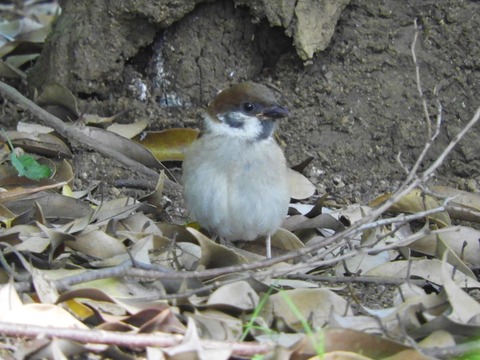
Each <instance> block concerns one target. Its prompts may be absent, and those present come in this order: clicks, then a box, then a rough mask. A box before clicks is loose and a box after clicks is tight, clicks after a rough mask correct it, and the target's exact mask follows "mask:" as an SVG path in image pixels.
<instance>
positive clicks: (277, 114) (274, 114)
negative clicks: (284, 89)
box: [260, 105, 290, 119]
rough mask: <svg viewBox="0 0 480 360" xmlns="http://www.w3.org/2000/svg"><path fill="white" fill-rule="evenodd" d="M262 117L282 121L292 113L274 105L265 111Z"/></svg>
mask: <svg viewBox="0 0 480 360" xmlns="http://www.w3.org/2000/svg"><path fill="white" fill-rule="evenodd" d="M260 115H261V116H263V117H267V118H271V119H281V118H284V117H287V116H288V115H290V112H289V111H288V110H287V109H285V108H284V107H282V106H280V105H273V106H271V107H269V108H266V109H264V110H263V111H262V112H261V114H260Z"/></svg>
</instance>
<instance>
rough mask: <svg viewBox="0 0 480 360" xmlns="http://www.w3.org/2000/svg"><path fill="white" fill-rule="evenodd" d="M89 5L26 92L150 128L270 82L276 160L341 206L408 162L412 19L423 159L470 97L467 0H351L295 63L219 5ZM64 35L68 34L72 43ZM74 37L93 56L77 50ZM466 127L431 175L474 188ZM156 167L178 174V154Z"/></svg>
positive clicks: (414, 141)
mask: <svg viewBox="0 0 480 360" xmlns="http://www.w3.org/2000/svg"><path fill="white" fill-rule="evenodd" d="M91 2H92V4H94V5H95V6H98V7H99V8H98V9H97V10H98V11H91V10H89V11H87V13H88V15H89V16H90V18H89V20H88V21H87V23H88V31H81V28H80V29H78V28H75V27H73V26H72V27H67V25H66V24H65V22H63V23H62V22H59V25H58V26H57V28H56V32H55V33H54V35H52V37H51V38H50V43H48V44H46V46H45V50H44V53H43V54H42V55H41V58H40V59H39V61H38V63H37V65H36V66H35V67H34V68H33V70H32V72H31V73H30V74H29V86H30V90H32V89H33V88H41V86H42V84H46V83H48V82H49V81H57V82H61V83H62V84H64V85H65V86H66V87H68V88H69V89H71V90H72V91H73V92H74V93H75V94H76V95H77V96H78V97H79V98H80V99H81V100H82V101H81V107H82V110H83V111H86V112H89V113H97V114H99V115H103V116H110V115H113V114H115V113H118V112H120V111H123V110H126V109H128V110H130V111H129V112H128V113H127V114H126V115H123V116H121V118H120V121H121V122H124V123H127V122H132V121H134V120H139V119H144V118H147V119H149V120H150V121H151V125H150V127H149V130H160V129H165V128H171V127H199V126H200V118H201V113H202V109H203V108H204V107H205V105H206V104H207V103H208V101H209V100H210V99H211V98H212V96H214V94H215V93H216V92H217V91H218V90H220V89H222V88H225V87H227V86H228V85H229V84H232V83H236V82H239V81H244V80H254V81H258V82H262V83H267V84H271V85H273V86H274V87H276V88H277V89H279V95H278V96H279V98H281V99H282V100H281V102H283V103H284V104H285V105H286V107H288V108H289V109H290V111H291V114H292V116H291V117H290V118H289V119H288V120H287V121H285V122H283V123H281V126H280V129H279V131H278V135H279V139H280V141H281V142H282V143H284V145H285V153H286V156H287V159H288V161H289V163H290V164H291V165H295V164H297V163H300V162H301V161H303V160H305V159H306V158H307V157H313V161H312V163H311V164H310V165H309V166H308V167H307V169H306V171H305V172H306V175H307V176H308V177H309V179H310V180H311V181H312V182H313V183H314V184H315V185H316V186H317V188H318V190H319V192H320V193H325V192H327V193H329V194H330V195H332V196H335V197H341V198H344V199H346V200H347V201H350V202H357V203H367V202H368V201H370V200H372V199H374V198H375V197H376V196H377V195H379V194H381V193H383V192H385V191H389V190H392V189H394V188H395V187H396V186H397V185H398V184H399V182H400V181H401V180H402V179H404V177H405V172H404V170H403V169H402V167H401V166H400V165H399V163H398V162H397V160H396V158H397V155H398V154H399V153H401V159H402V161H403V163H404V164H405V165H406V166H411V165H412V164H413V163H414V161H415V159H416V157H417V156H418V154H419V153H420V151H421V149H422V148H423V146H424V144H425V141H426V139H427V133H426V122H425V119H424V117H423V112H422V105H421V98H420V96H419V95H418V92H417V87H416V82H415V66H414V63H413V61H412V55H411V50H410V46H411V44H412V41H413V38H414V34H415V28H414V20H415V19H417V22H418V25H419V29H420V30H419V31H420V33H419V39H418V43H417V47H416V54H417V57H418V61H419V67H420V73H421V78H422V86H423V89H424V94H425V97H426V99H427V100H428V103H429V109H430V111H431V117H432V120H435V119H436V117H437V101H438V102H439V103H441V105H442V108H443V111H442V127H441V132H440V135H439V137H438V139H437V143H436V145H435V146H434V147H433V149H432V152H431V153H430V154H428V156H427V160H428V161H427V162H426V163H425V164H424V167H423V168H425V166H428V164H429V163H430V162H431V161H432V160H434V159H436V157H437V156H438V154H439V153H440V151H441V150H442V149H443V148H444V147H445V146H446V145H447V144H448V142H449V141H450V140H451V139H452V138H453V137H454V136H455V134H456V133H457V132H458V131H459V130H460V129H461V128H462V126H463V125H464V124H466V122H467V121H468V120H470V118H471V117H472V116H473V114H474V112H475V109H476V108H477V107H478V106H480V97H479V96H478V94H480V35H479V33H478V24H479V23H480V2H479V1H468V0H432V1H414V0H410V1H396V0H383V1H375V2H365V1H361V0H351V1H350V3H349V4H348V6H347V7H346V8H345V9H344V10H343V12H342V13H341V16H340V19H339V21H338V23H337V25H336V28H335V33H334V35H333V38H332V40H331V43H330V45H329V46H328V47H327V48H326V49H325V50H324V51H321V52H320V53H318V54H316V55H315V56H314V58H313V59H312V60H308V61H302V60H301V59H300V58H299V57H298V55H297V53H296V50H295V48H294V46H293V45H292V39H291V38H290V37H288V36H286V35H285V34H284V29H282V28H280V27H270V25H269V23H268V21H267V20H266V19H255V18H254V17H252V15H251V11H250V10H249V8H248V7H245V6H234V3H233V2H231V1H217V2H213V3H202V4H198V5H196V6H195V7H192V8H191V9H190V8H188V9H185V8H183V9H182V11H184V13H185V14H186V15H184V16H183V15H182V17H181V19H180V20H178V21H176V22H174V23H173V24H172V21H170V22H168V21H163V22H162V21H160V20H158V22H157V23H155V22H154V20H150V21H151V22H150V23H142V24H143V25H142V26H134V25H133V23H132V21H133V20H132V19H134V18H135V16H137V19H138V16H139V15H138V14H137V15H135V16H134V15H131V13H129V12H128V11H127V10H125V9H120V5H112V6H114V7H116V8H115V9H112V10H111V12H113V13H115V14H119V13H121V11H124V12H123V13H122V14H129V16H127V15H123V16H124V17H123V18H122V17H116V18H115V19H113V20H112V19H110V18H107V19H105V16H108V15H106V14H110V13H109V12H108V11H106V12H103V13H102V11H101V10H102V9H101V8H100V7H101V4H102V3H103V2H102V1H100V0H98V1H93V0H92V1H91ZM174 2H175V1H173V2H172V3H174ZM76 3H78V2H65V4H64V5H65V9H64V14H65V16H67V15H69V14H70V16H72V19H73V18H74V19H76V20H75V21H76V23H75V25H76V26H77V25H78V26H80V24H81V23H82V21H84V22H85V20H82V19H81V18H79V14H83V15H85V11H84V9H85V8H88V6H84V5H82V4H80V5H78V4H76ZM107 3H109V2H107ZM82 7H83V8H82ZM103 10H105V9H103ZM153 10H155V9H153ZM153 10H152V9H148V8H145V9H143V11H144V13H145V14H147V13H148V12H151V11H153ZM157 10H158V9H157ZM155 11H156V10H155ZM158 11H160V10H158ZM162 11H163V10H162ZM179 11H180V10H179ZM99 14H100V15H101V14H103V15H101V16H100V15H99ZM142 16H144V17H146V16H147V15H142ZM142 19H143V18H142ZM254 20H255V21H254ZM84 26H85V24H84ZM111 28H115V31H114V32H113V30H109V29H111ZM75 29H77V30H75ZM109 31H110V32H109ZM85 34H86V35H85ZM116 34H118V39H117V38H116V37H115V36H116ZM75 36H79V37H80V40H78V39H77V41H76V42H72V41H71V39H72V37H75ZM81 36H86V37H85V38H81ZM65 39H66V40H65ZM85 46H88V47H89V49H98V52H97V51H93V50H92V51H90V52H86V51H83V50H84V49H85V48H84V47H85ZM115 47H117V48H118V47H121V48H122V49H123V50H122V53H121V54H120V55H119V54H118V52H114V51H113V50H111V51H112V56H105V54H104V52H105V51H106V52H107V55H108V51H110V49H114V48H115ZM102 51H104V52H102ZM53 57H54V58H55V60H53ZM53 64H55V65H53ZM58 64H62V65H61V66H60V65H58ZM10 125H13V124H10ZM477 134H478V127H476V128H475V130H474V131H472V132H471V133H470V134H468V135H467V137H466V138H465V139H464V140H463V141H462V142H461V143H460V145H459V146H458V147H457V148H456V150H455V151H454V152H453V153H452V154H451V156H449V157H448V159H447V160H446V161H445V163H444V166H443V167H442V168H441V169H440V171H439V172H438V174H437V176H436V177H435V178H434V179H433V181H434V182H435V183H438V184H444V185H450V186H453V187H456V188H460V189H464V190H468V191H475V192H476V191H478V188H479V182H480V170H479V169H480V166H479V165H480V151H479V150H480V142H479V141H478V135H477ZM169 165H170V166H171V168H172V170H173V171H174V172H176V174H179V173H180V171H179V167H180V164H178V163H173V164H169ZM74 169H75V170H76V175H77V176H76V179H75V186H76V187H77V188H78V189H85V188H88V187H90V186H91V185H92V183H94V182H98V181H101V182H102V184H103V187H102V189H103V190H102V192H104V193H106V194H107V195H109V196H118V195H119V194H120V193H122V192H124V193H129V194H135V193H136V192H135V191H133V190H129V189H117V188H116V187H115V186H114V181H115V180H117V179H123V178H132V177H134V178H135V177H138V176H137V174H132V173H131V172H130V171H129V170H128V169H124V168H123V167H122V166H120V165H119V164H117V163H115V162H114V161H113V160H110V159H107V158H104V157H102V156H101V155H99V154H96V153H92V152H89V151H88V150H85V149H81V148H80V149H77V150H76V153H75V158H74ZM166 196H167V197H168V198H169V199H170V200H171V202H169V203H168V204H167V206H166V208H167V211H168V214H169V215H170V217H171V219H173V220H174V221H175V220H179V219H181V218H182V216H183V215H184V212H183V208H182V204H181V196H180V194H178V193H173V194H169V193H167V194H166ZM369 291H370V290H369ZM371 291H373V292H375V291H377V292H378V291H380V290H378V289H377V288H375V289H373V288H372V289H371ZM364 294H365V296H366V297H368V296H370V295H371V294H376V293H370V295H369V292H368V291H367V292H365V293H364ZM372 298H374V299H377V295H372Z"/></svg>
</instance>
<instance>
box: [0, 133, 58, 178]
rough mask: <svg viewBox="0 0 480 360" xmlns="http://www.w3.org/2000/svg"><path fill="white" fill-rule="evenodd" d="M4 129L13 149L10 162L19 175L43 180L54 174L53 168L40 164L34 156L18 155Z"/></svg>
mask: <svg viewBox="0 0 480 360" xmlns="http://www.w3.org/2000/svg"><path fill="white" fill-rule="evenodd" d="M2 131H3V136H4V137H5V139H6V140H7V142H8V145H9V146H10V149H11V153H10V162H11V163H12V165H13V167H14V168H15V169H16V170H17V172H18V176H24V177H26V178H28V179H30V180H42V179H46V178H49V177H50V176H51V175H52V169H50V168H49V167H48V166H47V165H42V164H39V163H38V161H37V160H35V159H34V158H33V157H32V156H30V155H22V156H17V154H15V151H14V147H13V144H12V142H11V141H10V139H9V138H8V136H7V133H6V132H5V130H3V129H2Z"/></svg>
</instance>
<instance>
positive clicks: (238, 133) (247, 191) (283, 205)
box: [182, 82, 290, 258]
mask: <svg viewBox="0 0 480 360" xmlns="http://www.w3.org/2000/svg"><path fill="white" fill-rule="evenodd" d="M288 115H289V112H288V110H287V109H286V108H284V107H282V106H280V105H279V104H278V103H277V101H276V99H275V95H274V94H273V92H272V91H271V90H270V89H269V88H267V87H266V86H264V85H261V84H257V83H253V82H243V83H239V84H236V85H234V86H232V87H230V88H228V89H226V90H223V91H221V92H220V93H219V94H218V95H217V96H216V97H215V98H214V99H213V100H212V101H211V102H210V104H209V105H208V108H207V110H206V112H205V114H204V118H203V129H202V131H201V134H200V136H199V138H198V139H197V140H196V141H195V142H194V143H193V144H192V145H191V146H190V147H189V148H188V149H187V151H186V153H185V158H184V161H183V175H182V183H183V195H184V200H185V206H186V208H187V210H188V212H189V213H190V215H191V216H193V217H194V218H195V219H196V220H197V222H198V223H199V224H200V225H201V226H202V227H203V228H204V229H207V230H208V231H209V232H210V233H211V234H212V235H214V237H217V236H218V237H219V238H220V239H221V240H222V241H223V242H232V241H235V240H247V241H250V240H255V239H257V238H259V237H261V236H265V237H266V257H267V258H270V257H271V235H273V234H274V233H275V232H276V231H277V230H278V229H279V228H280V226H281V224H282V222H283V220H284V219H285V217H286V215H287V211H288V206H289V203H290V192H289V186H288V180H287V171H288V170H287V162H286V160H285V156H284V154H283V151H282V149H281V148H280V147H279V146H278V144H277V143H276V141H275V139H274V137H273V135H274V131H275V128H276V125H277V120H278V119H281V118H285V117H287V116H288Z"/></svg>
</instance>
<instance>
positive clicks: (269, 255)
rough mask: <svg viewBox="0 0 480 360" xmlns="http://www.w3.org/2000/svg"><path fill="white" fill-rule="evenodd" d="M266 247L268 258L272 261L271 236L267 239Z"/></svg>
mask: <svg viewBox="0 0 480 360" xmlns="http://www.w3.org/2000/svg"><path fill="white" fill-rule="evenodd" d="M265 247H266V249H265V250H266V251H265V253H266V255H265V256H266V257H267V259H270V258H271V257H272V239H271V236H270V235H268V236H267V238H266V239H265Z"/></svg>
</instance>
